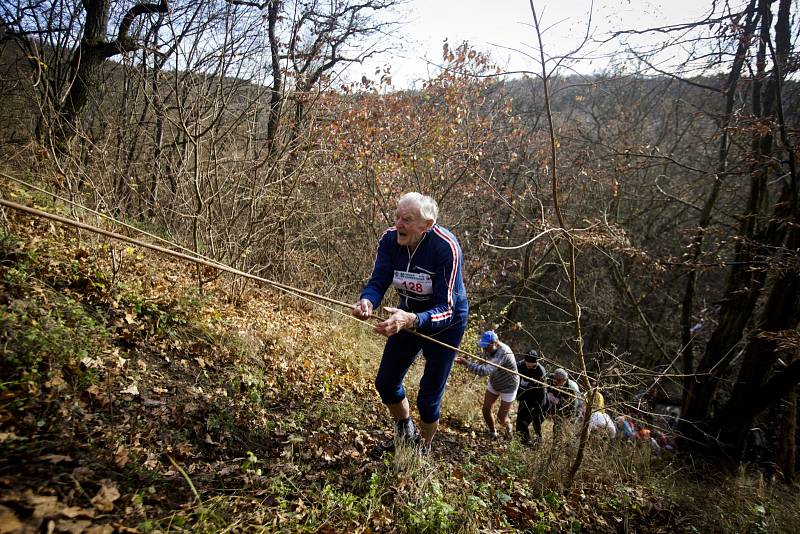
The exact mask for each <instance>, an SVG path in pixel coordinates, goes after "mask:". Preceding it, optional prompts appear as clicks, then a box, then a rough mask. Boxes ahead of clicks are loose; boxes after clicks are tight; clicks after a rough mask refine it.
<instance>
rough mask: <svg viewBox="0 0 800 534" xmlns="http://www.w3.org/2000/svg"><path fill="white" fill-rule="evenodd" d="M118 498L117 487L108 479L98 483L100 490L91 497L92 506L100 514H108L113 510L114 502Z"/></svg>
mask: <svg viewBox="0 0 800 534" xmlns="http://www.w3.org/2000/svg"><path fill="white" fill-rule="evenodd" d="M119 498H120V493H119V490H118V489H117V487H116V486H115V485H114V483H113V482H111V481H110V480H108V479H103V480H101V481H100V490H99V491H98V492H97V494H96V495H95V496H94V497H92V504H93V505H94V507H95V508H97V509H98V510H100V511H101V512H110V511H112V510H113V509H114V501H116V500H117V499H119Z"/></svg>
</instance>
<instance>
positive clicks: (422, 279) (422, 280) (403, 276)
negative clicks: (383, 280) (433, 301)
mask: <svg viewBox="0 0 800 534" xmlns="http://www.w3.org/2000/svg"><path fill="white" fill-rule="evenodd" d="M392 285H393V286H394V287H396V288H397V289H398V290H405V291H408V292H409V293H414V294H417V295H430V294H432V293H433V282H432V281H431V277H430V275H427V274H424V273H409V272H408V271H395V272H394V279H393V280H392Z"/></svg>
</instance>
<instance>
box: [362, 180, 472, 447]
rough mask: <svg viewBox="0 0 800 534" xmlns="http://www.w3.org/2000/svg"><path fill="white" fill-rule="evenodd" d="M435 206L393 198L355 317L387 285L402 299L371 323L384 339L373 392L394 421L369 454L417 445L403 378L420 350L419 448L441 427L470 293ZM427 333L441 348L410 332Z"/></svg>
mask: <svg viewBox="0 0 800 534" xmlns="http://www.w3.org/2000/svg"><path fill="white" fill-rule="evenodd" d="M438 212H439V208H438V206H437V204H436V201H435V200H433V199H432V198H431V197H429V196H425V195H422V194H420V193H406V194H405V195H403V196H402V197H400V199H399V200H398V201H397V209H396V210H395V213H394V219H395V220H394V226H392V227H391V228H389V229H387V230H386V231H385V232H384V233H383V235H382V236H381V238H380V240H379V242H378V251H377V254H376V256H375V265H374V267H373V269H372V276H371V277H370V279H369V281H368V282H367V285H366V286H365V287H364V290H363V291H362V292H361V296H360V297H359V300H358V302H357V303H355V304H354V305H353V312H352V313H353V315H354V316H356V317H358V318H360V319H367V318H369V316H370V315H371V314H372V311H373V309H375V308H377V307H378V306H380V304H381V300H382V299H383V297H384V294H385V293H386V291H387V290H388V289H389V287H394V289H395V291H396V292H397V295H398V297H399V303H398V304H397V307H385V308H384V309H385V310H386V311H387V312H388V313H389V314H390V316H389V318H388V319H386V320H385V321H383V322H381V323H379V324H377V325H376V326H375V331H376V332H378V333H379V334H382V335H384V336H386V337H387V338H388V339H387V341H386V346H385V347H384V350H383V358H382V359H381V364H380V367H379V369H378V374H377V377H376V378H375V387H376V388H377V390H378V393H379V394H380V396H381V400H382V401H383V403H384V404H386V406H387V407H388V409H389V413H390V414H391V416H392V418H393V419H394V422H395V437H394V439H392V440H389V441H387V442H384V443H381V444H380V445H379V446H378V447H377V448H376V449H375V450H374V451H373V456H379V455H380V454H383V453H384V452H387V451H393V450H394V446H395V444H396V443H397V442H406V443H418V442H419V441H420V438H419V434H418V433H417V429H416V426H415V425H414V423H413V421H412V419H411V413H410V407H409V404H408V399H407V398H406V391H405V388H404V387H403V379H404V378H405V375H406V373H407V372H408V369H409V367H410V366H411V364H412V363H414V360H415V359H416V357H417V355H418V354H419V353H420V352H422V355H423V357H424V358H425V370H424V371H423V374H422V378H421V380H420V384H419V392H418V393H417V408H418V410H419V418H420V429H421V434H422V440H421V441H422V443H421V444H420V445H422V447H423V448H424V449H426V450H427V449H429V448H430V445H431V442H432V440H433V436H434V434H435V433H436V430H437V428H438V426H439V414H440V407H441V402H442V396H443V395H444V390H445V386H446V384H447V378H448V376H449V375H450V370H451V368H452V366H453V359H454V357H455V350H454V349H453V348H452V347H458V345H459V344H460V343H461V338H462V336H463V335H464V329H465V328H466V324H467V293H466V290H465V289H464V282H463V280H462V278H461V270H462V263H463V261H462V257H461V247H460V246H459V244H458V240H457V239H456V238H455V236H453V234H452V233H450V232H449V231H448V230H446V229H445V228H443V227H441V226H439V225H438V224H436V220H437V217H438ZM412 331H416V332H419V333H422V334H425V335H426V336H428V337H431V338H433V339H435V340H437V341H439V342H441V343H444V344H445V345H446V346H442V345H440V344H438V343H435V342H433V341H429V340H426V339H424V338H422V337H419V336H416V335H414V334H413V333H412Z"/></svg>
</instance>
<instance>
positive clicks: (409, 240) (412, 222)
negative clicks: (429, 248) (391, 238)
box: [394, 204, 433, 247]
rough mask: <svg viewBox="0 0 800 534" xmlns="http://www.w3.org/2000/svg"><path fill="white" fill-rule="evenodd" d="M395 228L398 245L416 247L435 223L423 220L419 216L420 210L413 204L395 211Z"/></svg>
mask: <svg viewBox="0 0 800 534" xmlns="http://www.w3.org/2000/svg"><path fill="white" fill-rule="evenodd" d="M394 226H395V228H397V244H398V245H400V246H403V247H415V246H417V243H419V241H420V240H421V239H422V236H424V235H425V232H427V231H428V230H430V228H431V226H433V221H430V220H425V219H423V218H422V216H421V215H420V214H419V208H417V207H416V206H414V205H413V204H412V205H406V206H401V207H398V208H397V209H396V210H395V212H394Z"/></svg>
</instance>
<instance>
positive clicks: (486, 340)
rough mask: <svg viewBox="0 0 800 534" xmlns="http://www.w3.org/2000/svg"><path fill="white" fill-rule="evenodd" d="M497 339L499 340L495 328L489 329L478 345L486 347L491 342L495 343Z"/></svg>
mask: <svg viewBox="0 0 800 534" xmlns="http://www.w3.org/2000/svg"><path fill="white" fill-rule="evenodd" d="M495 341H497V334H495V333H494V330H487V331H486V332H484V333H483V334H482V335H481V338H480V339H479V340H478V346H479V347H480V348H482V349H485V348H486V347H488V346H489V343H494V342H495Z"/></svg>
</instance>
